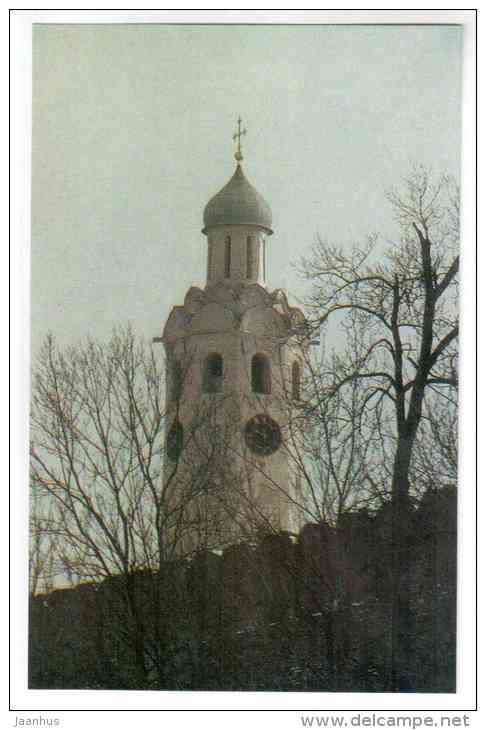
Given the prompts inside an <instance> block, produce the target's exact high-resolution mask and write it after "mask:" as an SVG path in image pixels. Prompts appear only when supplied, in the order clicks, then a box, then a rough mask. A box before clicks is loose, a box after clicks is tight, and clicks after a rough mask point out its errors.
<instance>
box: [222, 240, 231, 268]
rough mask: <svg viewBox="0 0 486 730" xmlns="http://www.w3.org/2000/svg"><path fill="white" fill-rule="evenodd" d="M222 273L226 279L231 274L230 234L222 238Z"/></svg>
mask: <svg viewBox="0 0 486 730" xmlns="http://www.w3.org/2000/svg"><path fill="white" fill-rule="evenodd" d="M224 275H225V277H226V279H229V278H230V276H231V236H226V238H225V239H224Z"/></svg>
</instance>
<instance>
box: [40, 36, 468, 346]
mask: <svg viewBox="0 0 486 730" xmlns="http://www.w3.org/2000/svg"><path fill="white" fill-rule="evenodd" d="M460 99H461V28H460V27H459V26H443V25H442V26H439V25H429V26H413V25H412V26H390V25H388V26H386V25H382V26H357V25H356V26H350V25H344V26H317V25H312V26H277V25H273V26H244V25H240V26H234V25H233V26H214V25H213V26H211V25H199V26H196V25H186V26H168V25H156V24H151V25H135V24H133V25H69V26H67V25H37V26H35V29H34V43H33V142H32V146H33V158H32V173H33V182H32V234H33V235H32V346H33V352H34V353H35V352H36V350H37V348H38V346H39V344H40V342H41V341H42V339H43V337H44V336H45V334H46V333H47V332H48V331H52V332H53V333H54V334H55V335H56V336H57V337H58V339H59V341H60V342H61V343H68V342H73V341H75V340H78V339H79V338H82V337H84V336H85V335H86V334H92V335H94V336H95V337H98V338H102V339H107V338H108V337H109V335H110V333H111V330H112V328H113V327H114V326H116V325H119V324H124V323H126V322H128V321H130V322H131V323H132V325H133V327H134V329H135V331H136V332H137V333H138V334H140V335H142V336H144V337H147V338H151V337H153V336H157V335H160V333H161V330H162V326H163V323H164V322H165V320H166V318H167V316H168V314H169V312H170V309H171V307H172V306H173V305H175V304H182V302H183V299H184V295H185V293H186V291H187V289H188V288H189V287H190V286H191V285H193V284H196V285H200V286H204V283H205V273H206V263H205V262H206V238H205V236H203V235H202V234H201V228H202V213H203V209H204V206H205V205H206V203H207V202H208V200H209V199H210V197H212V195H214V194H215V193H216V192H217V191H218V190H219V189H220V188H221V187H222V186H223V185H224V184H225V183H226V182H227V181H228V179H229V178H230V177H231V175H232V173H233V170H234V164H235V163H234V159H233V152H234V146H233V142H232V139H231V138H232V134H233V132H234V130H235V126H236V119H237V117H238V114H241V116H242V118H243V122H244V125H245V126H246V128H247V135H246V137H244V138H243V154H244V157H245V159H244V163H243V165H244V169H245V173H246V175H247V177H248V179H249V180H250V182H251V183H252V184H253V185H254V186H255V187H256V188H257V189H258V190H259V192H260V193H261V194H262V195H263V196H264V197H265V199H266V200H267V202H268V203H269V204H270V206H271V208H272V211H273V220H274V225H273V228H274V231H275V234H274V236H273V237H272V238H271V239H270V241H269V247H268V248H269V253H268V255H269V277H268V278H269V286H270V288H277V287H284V288H285V289H287V290H288V291H289V293H290V294H292V293H295V294H302V293H303V292H304V291H305V289H304V286H303V283H302V282H300V281H299V280H298V277H297V275H296V273H295V271H294V269H293V268H292V262H295V261H296V259H298V257H299V256H301V255H302V254H305V253H306V252H308V251H309V249H310V247H311V246H312V243H313V241H314V240H315V237H316V233H317V232H320V233H321V234H322V235H323V236H325V237H327V238H329V239H331V240H334V241H342V242H343V243H345V244H349V243H350V242H351V241H353V240H360V239H362V238H364V236H365V235H366V234H367V233H368V232H370V231H382V232H383V233H385V234H386V231H387V230H388V229H389V225H390V221H389V211H388V208H387V204H386V202H385V201H384V196H383V192H384V189H386V188H388V187H390V186H391V185H395V184H397V183H399V182H400V179H401V178H402V177H403V176H405V175H406V174H407V172H408V171H409V170H410V167H411V165H412V164H413V163H423V164H425V165H426V166H428V167H430V168H431V169H432V170H433V171H435V172H437V173H440V172H448V173H451V174H453V175H455V176H456V177H457V178H458V179H459V177H460V174H459V170H460V138H461V109H460V103H461V102H460Z"/></svg>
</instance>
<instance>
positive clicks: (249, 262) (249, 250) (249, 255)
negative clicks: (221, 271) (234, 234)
mask: <svg viewBox="0 0 486 730" xmlns="http://www.w3.org/2000/svg"><path fill="white" fill-rule="evenodd" d="M252 276H253V239H252V237H251V236H248V237H247V239H246V278H247V279H251V278H252Z"/></svg>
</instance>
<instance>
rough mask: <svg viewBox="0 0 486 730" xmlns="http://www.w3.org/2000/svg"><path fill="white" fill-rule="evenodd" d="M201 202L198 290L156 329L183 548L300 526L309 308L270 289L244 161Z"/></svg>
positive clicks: (266, 224) (258, 207)
mask: <svg viewBox="0 0 486 730" xmlns="http://www.w3.org/2000/svg"><path fill="white" fill-rule="evenodd" d="M243 133H244V132H241V127H240V120H238V133H237V134H236V135H235V138H237V140H238V147H237V152H236V154H235V158H236V163H237V164H236V170H235V171H234V174H233V176H232V177H231V179H230V180H229V182H228V183H227V184H226V185H225V186H224V187H223V188H222V189H221V190H220V192H219V193H217V195H215V196H214V197H213V198H212V199H211V200H210V201H209V203H208V204H207V206H206V208H205V210H204V227H203V229H202V233H203V234H204V235H205V236H206V239H207V278H206V285H205V287H204V289H202V288H198V287H191V288H190V289H189V291H188V292H187V294H186V297H185V300H184V304H183V305H182V306H176V307H174V308H173V309H172V312H171V314H170V316H169V318H168V320H167V323H166V325H165V327H164V330H163V335H162V338H157V339H160V340H161V341H162V342H163V343H164V346H165V350H166V360H167V421H168V431H167V441H166V460H165V468H164V478H165V480H166V485H170V493H171V494H172V495H173V500H174V503H175V504H178V505H179V509H180V510H181V511H180V514H181V521H180V524H184V525H185V530H186V534H187V536H186V537H185V538H184V544H185V548H186V549H187V548H188V547H189V548H190V547H191V546H193V547H194V549H197V548H203V547H204V548H206V547H209V548H214V547H217V546H222V545H224V544H227V543H228V542H235V541H238V540H240V539H251V535H254V534H255V532H256V531H258V532H261V531H271V530H288V531H294V530H295V529H296V527H297V522H298V516H297V515H296V513H295V506H294V503H295V500H296V498H297V501H298V497H299V495H298V494H297V493H296V490H297V491H298V489H299V479H298V476H297V471H296V468H295V464H296V439H298V434H297V430H296V429H295V428H294V424H293V418H294V414H295V413H296V412H297V411H298V406H299V400H300V387H301V384H300V381H301V377H302V368H303V355H304V353H305V347H306V345H305V342H306V340H305V318H304V315H303V314H302V312H301V311H300V310H299V309H297V308H295V307H290V306H289V304H288V301H287V297H286V295H285V294H284V292H283V291H282V290H280V289H278V290H276V291H273V292H270V291H269V290H268V289H267V285H266V277H267V246H268V242H269V238H270V236H272V234H273V230H272V214H271V210H270V207H269V206H268V204H267V203H266V202H265V200H264V199H263V198H262V196H261V195H260V194H259V193H258V192H257V191H256V190H255V188H254V187H253V186H252V185H251V184H250V183H249V182H248V180H247V178H246V176H245V174H244V172H243V169H242V166H241V162H242V159H243V157H242V154H241V145H240V141H241V135H242V134H243Z"/></svg>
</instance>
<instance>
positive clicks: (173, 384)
mask: <svg viewBox="0 0 486 730" xmlns="http://www.w3.org/2000/svg"><path fill="white" fill-rule="evenodd" d="M170 395H171V398H172V400H179V398H180V397H181V395H182V368H181V364H180V362H179V360H172V362H171V366H170Z"/></svg>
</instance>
